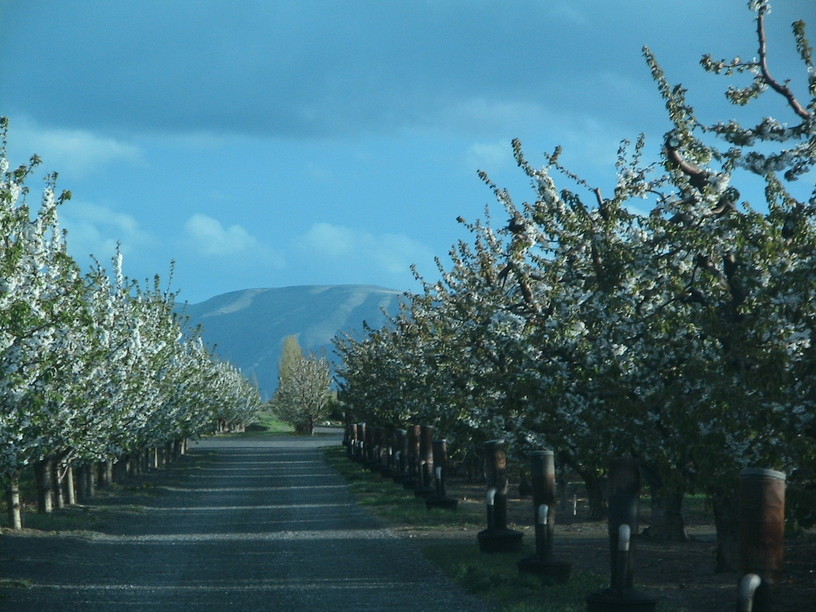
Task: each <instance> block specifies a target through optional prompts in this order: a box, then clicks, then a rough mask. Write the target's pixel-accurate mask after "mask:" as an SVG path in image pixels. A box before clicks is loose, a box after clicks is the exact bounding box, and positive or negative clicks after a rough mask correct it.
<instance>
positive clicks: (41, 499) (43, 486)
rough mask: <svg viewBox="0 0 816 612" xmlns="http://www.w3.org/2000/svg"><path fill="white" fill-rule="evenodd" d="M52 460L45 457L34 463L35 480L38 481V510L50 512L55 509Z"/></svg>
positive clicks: (43, 512)
mask: <svg viewBox="0 0 816 612" xmlns="http://www.w3.org/2000/svg"><path fill="white" fill-rule="evenodd" d="M51 463H52V462H51V460H50V459H43V460H42V461H37V462H36V463H35V464H34V480H35V481H36V482H37V512H39V513H40V514H49V513H50V512H51V511H52V510H53V509H54V506H53V497H52V495H53V488H54V481H53V479H52V478H51Z"/></svg>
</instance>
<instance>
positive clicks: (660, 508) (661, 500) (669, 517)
mask: <svg viewBox="0 0 816 612" xmlns="http://www.w3.org/2000/svg"><path fill="white" fill-rule="evenodd" d="M651 496H652V504H651V505H652V524H651V525H649V527H647V528H646V529H644V535H646V536H648V537H649V538H650V539H653V540H657V541H660V542H687V541H688V534H687V533H686V522H685V519H684V518H683V492H682V491H678V490H676V489H672V488H670V487H668V486H664V487H661V488H659V489H657V488H655V487H652V489H651Z"/></svg>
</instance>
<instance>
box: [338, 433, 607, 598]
mask: <svg viewBox="0 0 816 612" xmlns="http://www.w3.org/2000/svg"><path fill="white" fill-rule="evenodd" d="M326 460H327V462H328V463H329V464H330V465H331V466H332V467H334V468H335V469H336V470H337V471H338V472H339V473H340V474H341V475H342V476H343V477H344V478H345V479H346V481H347V482H348V483H349V488H350V489H351V492H352V493H353V494H354V495H355V497H356V498H357V500H358V502H359V503H360V505H363V506H365V507H367V508H368V509H369V511H370V512H371V513H372V514H374V515H375V516H376V517H378V518H379V519H380V520H382V521H383V522H384V523H386V524H387V525H388V526H389V527H392V528H394V529H397V530H398V531H399V530H400V529H401V528H402V529H406V530H413V531H422V532H423V534H422V535H423V537H422V538H418V539H417V540H416V542H417V544H418V546H419V547H420V549H421V550H422V553H423V554H424V555H425V557H426V558H427V559H428V560H429V561H430V562H431V563H433V564H434V565H436V566H437V567H439V568H440V570H441V571H443V572H444V573H445V574H447V575H448V576H450V577H451V578H452V579H453V580H455V581H456V582H458V583H459V584H460V585H461V586H462V587H463V588H464V589H465V590H467V591H469V592H470V593H473V594H474V595H476V596H478V597H481V598H482V599H485V600H486V601H489V602H490V603H492V604H493V605H495V606H496V608H497V609H498V610H501V611H502V612H556V611H557V612H573V611H575V612H578V611H581V612H583V611H584V610H586V596H587V595H588V594H589V593H592V592H593V591H598V590H600V589H603V588H605V587H606V586H608V579H607V578H606V577H603V576H598V575H596V574H591V573H588V572H582V571H576V570H573V572H572V575H571V576H570V580H569V582H568V583H567V584H555V583H554V582H552V581H549V580H548V579H546V578H542V577H539V576H533V575H530V574H523V573H520V572H519V571H518V569H517V566H516V563H517V561H518V560H519V559H522V558H523V557H525V556H529V555H531V554H532V553H533V548H532V547H533V544H532V543H530V542H527V543H526V545H525V549H524V551H523V552H521V553H515V554H487V553H482V552H480V551H479V547H478V544H477V542H476V538H475V535H474V534H475V533H476V532H477V531H478V530H479V529H481V528H484V525H485V517H484V511H483V508H482V507H481V505H475V506H472V507H461V504H460V509H459V510H457V511H456V512H450V511H442V510H437V511H428V510H426V509H425V504H424V503H423V501H422V500H417V499H416V498H415V497H414V494H413V492H412V491H406V490H405V489H403V488H402V487H401V486H400V485H397V484H395V483H394V482H393V481H392V480H391V479H389V478H383V477H382V476H380V474H379V473H377V472H372V471H370V470H368V469H366V468H365V467H364V466H361V465H360V464H359V463H356V462H354V461H351V460H349V459H348V457H347V456H346V454H345V449H344V448H342V447H331V448H328V449H327V450H326ZM456 527H458V528H459V529H460V530H461V532H462V533H461V536H459V535H457V534H456V533H455V531H456V530H455V529H451V528H456ZM434 530H438V531H439V533H440V536H442V534H443V532H444V537H439V538H434V535H433V532H434ZM452 534H453V535H452ZM526 539H528V540H529V539H530V538H529V537H528V538H526Z"/></svg>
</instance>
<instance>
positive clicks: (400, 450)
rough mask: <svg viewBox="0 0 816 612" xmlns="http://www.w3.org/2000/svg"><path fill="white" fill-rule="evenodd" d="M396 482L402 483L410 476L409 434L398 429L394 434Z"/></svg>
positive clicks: (394, 475)
mask: <svg viewBox="0 0 816 612" xmlns="http://www.w3.org/2000/svg"><path fill="white" fill-rule="evenodd" d="M394 448H395V450H396V452H395V453H394V474H393V478H394V482H402V481H403V480H404V479H405V478H406V477H407V474H408V432H407V431H406V430H404V429H398V430H396V431H395V432H394Z"/></svg>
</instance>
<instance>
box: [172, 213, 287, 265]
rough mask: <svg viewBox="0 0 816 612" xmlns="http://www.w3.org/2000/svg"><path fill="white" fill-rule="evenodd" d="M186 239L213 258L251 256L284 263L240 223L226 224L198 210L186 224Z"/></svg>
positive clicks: (279, 256) (199, 252)
mask: <svg viewBox="0 0 816 612" xmlns="http://www.w3.org/2000/svg"><path fill="white" fill-rule="evenodd" d="M184 236H185V241H186V243H187V245H188V247H189V248H191V249H192V250H193V251H194V252H195V253H197V254H198V255H203V256H205V257H209V258H214V259H216V258H225V257H226V258H230V259H239V258H241V257H251V258H252V259H248V260H247V261H261V262H262V263H263V264H264V265H272V266H273V267H281V266H282V265H283V257H282V256H281V255H280V254H278V253H277V252H276V251H275V250H274V249H272V248H271V247H269V246H268V245H265V244H263V243H262V242H261V241H260V240H258V239H257V238H256V237H255V236H253V235H252V234H250V233H249V232H248V231H247V230H246V229H245V228H244V227H242V226H240V225H230V226H225V225H224V224H222V223H221V222H220V221H219V220H218V219H214V218H213V217H210V216H208V215H204V214H201V213H196V214H194V215H193V216H192V217H190V218H189V219H187V221H186V222H185V224H184Z"/></svg>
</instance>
